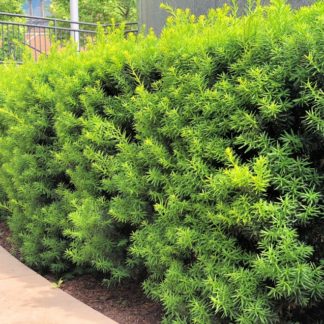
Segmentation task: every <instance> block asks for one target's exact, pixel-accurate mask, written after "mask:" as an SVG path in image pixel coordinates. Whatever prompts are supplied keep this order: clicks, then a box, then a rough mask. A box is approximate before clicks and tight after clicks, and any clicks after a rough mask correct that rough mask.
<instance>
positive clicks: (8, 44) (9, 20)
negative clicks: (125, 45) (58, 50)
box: [0, 12, 138, 63]
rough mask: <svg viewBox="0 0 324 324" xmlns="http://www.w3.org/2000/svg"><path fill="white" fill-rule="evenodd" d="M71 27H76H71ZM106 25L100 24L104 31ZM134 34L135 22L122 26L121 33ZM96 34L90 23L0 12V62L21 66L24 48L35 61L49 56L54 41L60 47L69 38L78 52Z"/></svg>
mask: <svg viewBox="0 0 324 324" xmlns="http://www.w3.org/2000/svg"><path fill="white" fill-rule="evenodd" d="M71 24H73V26H77V27H78V28H76V29H73V28H71ZM109 26H111V25H110V24H104V25H102V27H103V28H105V29H107V27H109ZM137 31H138V24H137V23H132V22H131V23H126V26H125V33H130V32H133V33H137ZM96 34H97V24H94V23H89V22H75V21H70V20H63V19H57V18H43V17H33V16H26V15H18V14H12V13H7V12H0V63H2V62H3V61H4V60H6V59H8V58H10V59H13V60H14V61H16V62H18V63H22V58H23V53H24V51H25V49H26V47H27V48H28V49H29V50H30V51H31V55H32V56H33V58H34V59H35V60H37V59H38V57H39V55H41V54H45V55H47V54H48V53H49V51H50V49H51V47H52V44H53V43H54V42H56V43H58V44H59V46H64V43H65V42H67V41H68V40H70V39H74V40H78V49H79V50H82V49H84V48H85V45H86V43H87V42H89V41H90V42H94V41H95V39H96Z"/></svg>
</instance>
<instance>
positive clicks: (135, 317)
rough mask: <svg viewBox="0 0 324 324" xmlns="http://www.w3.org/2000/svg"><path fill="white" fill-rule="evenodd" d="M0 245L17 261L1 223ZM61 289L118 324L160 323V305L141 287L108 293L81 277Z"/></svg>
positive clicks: (90, 278)
mask: <svg viewBox="0 0 324 324" xmlns="http://www.w3.org/2000/svg"><path fill="white" fill-rule="evenodd" d="M0 245H1V246H2V247H3V248H5V249H6V250H7V251H9V252H10V253H12V254H14V255H15V256H16V257H17V253H16V250H15V249H14V246H13V244H12V243H11V242H10V230H9V229H8V227H7V226H6V224H4V223H3V222H1V221H0ZM18 257H19V256H18ZM45 277H46V278H47V279H48V280H49V281H52V282H55V281H56V280H55V279H54V278H53V277H52V276H51V275H46V276H45ZM60 289H62V290H63V291H65V292H66V293H68V294H70V295H72V296H73V297H75V298H77V299H78V300H80V301H82V302H83V303H85V304H87V305H88V306H90V307H92V308H94V309H95V310H97V311H99V312H100V313H102V314H104V315H105V316H108V317H109V318H111V319H113V320H115V321H116V322H118V323H120V324H157V323H160V322H161V317H162V307H161V305H159V304H158V303H155V302H152V301H151V300H149V299H148V298H146V297H145V295H144V294H143V292H142V290H141V287H140V286H139V285H137V284H135V283H132V284H127V286H118V287H114V288H111V289H109V288H107V287H104V286H103V285H102V283H101V281H100V280H99V279H97V278H95V277H93V276H91V275H84V276H80V277H77V278H74V279H71V280H69V281H65V282H63V283H62V284H61V285H60Z"/></svg>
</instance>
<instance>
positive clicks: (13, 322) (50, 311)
mask: <svg viewBox="0 0 324 324" xmlns="http://www.w3.org/2000/svg"><path fill="white" fill-rule="evenodd" d="M0 323H1V324H70V323H71V324H90V323H92V324H117V323H116V322H115V321H113V320H111V319H109V318H108V317H105V316H104V315H102V314H100V313H99V312H97V311H95V310H94V309H92V308H90V307H89V306H87V305H85V304H83V303H82V302H80V301H78V300H77V299H75V298H73V297H72V296H70V295H68V294H66V293H65V292H63V291H62V290H60V289H55V288H53V287H52V284H51V283H50V282H49V281H47V280H46V279H45V278H43V277H41V276H40V275H38V274H37V273H36V272H34V271H32V270H31V269H29V268H27V267H26V266H25V265H23V264H22V263H21V262H19V261H18V260H17V259H15V258H14V257H13V256H12V255H11V254H9V253H8V252H7V251H6V250H4V249H3V248H2V247H0Z"/></svg>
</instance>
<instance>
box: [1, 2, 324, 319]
mask: <svg viewBox="0 0 324 324" xmlns="http://www.w3.org/2000/svg"><path fill="white" fill-rule="evenodd" d="M0 72H1V80H0V106H1V107H0V108H1V109H0V133H1V136H0V166H1V168H0V188H1V190H0V198H1V200H2V202H1V208H2V209H3V214H6V215H8V222H9V225H10V228H11V230H12V234H13V239H14V241H15V243H16V244H17V246H18V247H19V249H20V252H21V255H22V257H23V258H24V259H25V261H26V263H27V264H29V265H30V266H32V267H34V268H36V269H38V270H41V271H47V270H51V271H53V272H55V273H64V272H75V273H79V272H88V271H93V272H96V273H101V274H103V275H104V278H105V282H106V283H107V284H113V283H116V282H121V281H123V280H127V279H136V280H141V281H143V287H144V290H145V292H146V293H147V294H148V295H149V296H150V297H151V298H153V299H156V300H158V301H161V302H162V304H163V306H164V308H165V319H164V320H165V322H166V323H223V322H224V323H230V322H235V323H276V322H280V323H285V322H287V323H288V322H294V321H299V322H303V321H304V322H305V323H306V322H307V323H311V322H315V321H316V320H317V319H320V317H321V313H320V312H318V311H316V312H315V311H314V309H315V307H318V305H319V304H320V303H322V302H323V294H324V282H323V269H322V267H321V262H323V261H322V260H323V251H324V249H323V248H324V247H323V242H324V240H323V212H324V200H323V193H324V162H323V161H324V149H323V146H324V95H323V88H324V3H323V2H322V1H319V2H318V3H317V4H315V5H313V6H311V7H307V8H302V9H300V10H298V11H292V10H291V9H290V8H289V6H287V5H285V4H284V3H283V2H282V1H279V0H277V1H272V5H271V6H268V7H262V6H257V7H256V9H255V10H253V11H251V12H250V13H249V14H248V15H247V16H244V17H241V18H239V17H236V16H235V15H233V14H231V9H230V8H229V7H225V8H223V9H218V10H214V11H211V12H210V13H209V15H208V17H203V16H202V17H199V18H196V17H193V16H192V15H191V14H190V12H189V11H185V12H182V11H176V12H174V13H173V16H172V18H170V19H169V22H168V26H167V27H166V29H165V30H164V31H163V34H162V36H161V38H160V39H157V38H156V37H155V36H154V35H153V34H150V35H147V36H143V35H139V36H137V37H135V36H132V35H130V36H129V37H128V38H127V39H125V38H124V34H123V30H119V29H117V30H112V31H111V33H110V34H109V36H108V39H106V38H105V37H104V36H99V39H98V44H96V45H94V46H91V47H90V48H89V49H88V50H87V51H86V52H83V53H80V54H76V53H75V51H74V49H73V48H72V47H71V48H67V49H66V50H63V51H62V50H61V51H55V52H53V53H52V54H51V55H50V57H48V58H43V59H41V60H40V62H39V63H38V64H34V63H33V62H30V63H26V64H24V65H23V66H19V67H15V66H9V65H8V66H2V67H0Z"/></svg>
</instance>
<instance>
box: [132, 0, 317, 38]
mask: <svg viewBox="0 0 324 324" xmlns="http://www.w3.org/2000/svg"><path fill="white" fill-rule="evenodd" d="M137 1H138V16H139V26H142V25H145V26H146V28H147V29H149V28H153V30H154V31H155V32H156V33H157V34H160V33H161V30H162V28H163V26H164V25H165V21H166V18H167V16H168V13H167V12H166V11H165V10H163V9H161V8H160V5H161V3H166V4H168V5H170V6H171V7H173V8H182V9H185V8H189V9H191V11H192V12H193V13H194V14H195V15H201V14H205V13H207V12H208V10H209V9H211V8H217V7H222V6H223V5H224V4H225V3H227V4H230V3H231V0H137ZM315 1H316V0H288V3H290V4H291V5H292V7H294V8H298V7H300V6H305V5H310V4H312V3H314V2H315ZM269 2H270V0H261V3H262V4H267V3H269ZM237 3H238V5H239V8H240V12H242V11H243V8H244V6H246V4H247V3H248V0H237Z"/></svg>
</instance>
